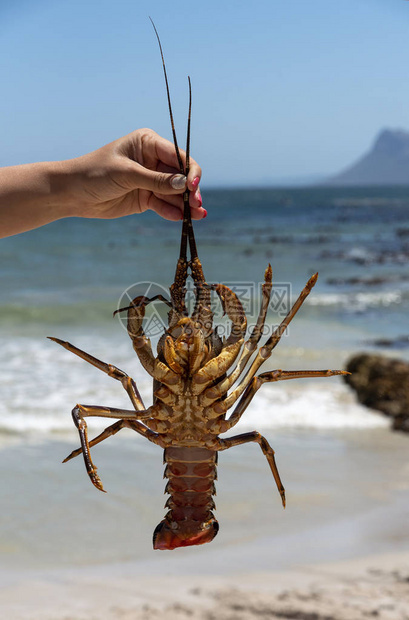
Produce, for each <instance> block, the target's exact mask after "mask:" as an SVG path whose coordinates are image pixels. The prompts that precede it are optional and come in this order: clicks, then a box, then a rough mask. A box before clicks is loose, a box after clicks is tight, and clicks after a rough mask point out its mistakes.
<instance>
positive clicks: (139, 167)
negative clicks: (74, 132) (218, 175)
mask: <svg viewBox="0 0 409 620" xmlns="http://www.w3.org/2000/svg"><path fill="white" fill-rule="evenodd" d="M180 155H181V158H182V162H183V165H184V166H185V164H186V153H185V152H184V151H183V150H180ZM64 163H65V164H69V170H68V173H69V174H68V178H69V182H70V202H71V204H72V205H75V207H74V206H73V208H74V209H75V212H73V213H72V215H76V216H77V217H90V218H115V217H122V216H124V215H131V214H132V213H143V212H144V211H147V210H148V209H151V210H153V211H156V213H158V214H159V215H161V216H162V217H163V218H165V219H167V220H172V221H177V220H180V219H182V217H183V192H184V191H185V189H186V187H187V188H188V189H189V190H190V192H191V193H190V197H189V204H190V208H191V214H192V218H193V219H196V220H199V219H202V218H204V217H206V215H207V212H206V210H205V209H203V208H202V198H201V195H200V189H199V182H200V178H201V174H202V171H201V168H200V167H199V166H198V164H197V163H196V162H195V161H194V160H193V159H192V158H190V171H189V175H188V177H187V180H186V178H185V177H183V176H182V175H181V174H180V171H179V166H178V161H177V157H176V152H175V147H174V145H173V144H172V143H171V142H169V141H168V140H165V139H164V138H161V137H160V136H159V135H158V134H157V133H155V132H154V131H152V130H151V129H138V130H136V131H134V132H132V133H130V134H128V135H127V136H124V137H123V138H119V140H115V141H114V142H111V143H110V144H107V145H106V146H103V147H102V148H100V149H98V150H96V151H93V152H92V153H88V154H87V155H83V156H81V157H78V158H76V159H72V160H69V162H64ZM172 182H173V186H172ZM175 185H176V188H175Z"/></svg>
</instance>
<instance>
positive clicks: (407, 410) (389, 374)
mask: <svg viewBox="0 0 409 620" xmlns="http://www.w3.org/2000/svg"><path fill="white" fill-rule="evenodd" d="M346 370H348V371H349V372H350V373H351V374H350V375H345V376H344V380H345V381H346V383H348V385H350V386H351V387H352V388H353V389H354V390H355V391H356V393H357V396H358V400H359V402H360V403H362V404H363V405H366V406H367V407H371V408H372V409H377V410H378V411H382V413H384V414H385V415H387V416H389V417H391V418H392V428H393V429H394V430H399V431H405V432H406V433H409V363H408V362H405V361H403V360H397V359H390V358H388V357H384V356H383V355H372V354H368V353H359V354H358V355H355V356H354V357H352V358H351V359H350V360H349V361H348V363H347V366H346Z"/></svg>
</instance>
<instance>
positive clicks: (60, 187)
mask: <svg viewBox="0 0 409 620" xmlns="http://www.w3.org/2000/svg"><path fill="white" fill-rule="evenodd" d="M68 176H69V165H68V162H40V163H35V164H25V165H22V166H10V167H7V168H0V237H8V236H10V235H16V234H18V233H21V232H24V231H27V230H31V229H33V228H38V227H39V226H43V225H44V224H48V223H49V222H53V221H54V220H58V219H61V218H64V217H69V216H71V215H74V213H73V212H72V201H71V200H70V196H69V191H67V188H68V187H69V183H67V178H68Z"/></svg>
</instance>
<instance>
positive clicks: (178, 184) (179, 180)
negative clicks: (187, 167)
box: [170, 174, 186, 189]
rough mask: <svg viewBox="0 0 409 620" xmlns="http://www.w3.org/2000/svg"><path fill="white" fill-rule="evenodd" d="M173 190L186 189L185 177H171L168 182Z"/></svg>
mask: <svg viewBox="0 0 409 620" xmlns="http://www.w3.org/2000/svg"><path fill="white" fill-rule="evenodd" d="M170 184H171V186H172V187H173V189H185V187H186V177H185V176H183V174H177V175H176V176H174V177H173V179H172V180H171V182H170Z"/></svg>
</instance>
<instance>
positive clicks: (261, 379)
mask: <svg viewBox="0 0 409 620" xmlns="http://www.w3.org/2000/svg"><path fill="white" fill-rule="evenodd" d="M347 374H349V373H348V372H347V371H346V370H271V371H270V372H263V373H262V374H261V375H258V376H257V377H253V380H252V381H251V383H250V384H249V385H248V386H247V388H246V390H245V391H244V394H243V396H242V397H241V399H240V401H239V402H238V404H237V406H236V408H235V410H234V411H233V413H232V414H231V416H230V417H229V418H228V419H227V420H216V422H215V426H216V427H218V426H220V429H219V430H218V431H217V432H222V433H224V432H226V431H227V430H229V429H230V428H232V427H233V426H235V425H236V424H237V422H238V421H239V420H240V418H241V416H242V415H243V413H244V412H245V411H246V409H247V407H248V406H249V404H250V403H251V401H252V400H253V397H254V395H255V394H256V392H258V390H259V389H260V388H261V386H262V385H263V383H271V382H273V381H286V380H289V379H306V378H312V377H334V376H335V375H347ZM226 400H227V399H226ZM226 400H224V401H218V402H217V403H215V404H214V405H213V411H214V412H215V417H216V416H220V414H222V413H225V411H227V408H225V402H226ZM211 431H212V432H214V429H213V426H212V428H211Z"/></svg>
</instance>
